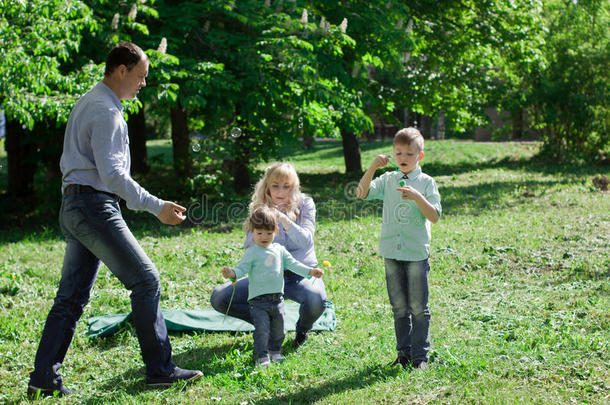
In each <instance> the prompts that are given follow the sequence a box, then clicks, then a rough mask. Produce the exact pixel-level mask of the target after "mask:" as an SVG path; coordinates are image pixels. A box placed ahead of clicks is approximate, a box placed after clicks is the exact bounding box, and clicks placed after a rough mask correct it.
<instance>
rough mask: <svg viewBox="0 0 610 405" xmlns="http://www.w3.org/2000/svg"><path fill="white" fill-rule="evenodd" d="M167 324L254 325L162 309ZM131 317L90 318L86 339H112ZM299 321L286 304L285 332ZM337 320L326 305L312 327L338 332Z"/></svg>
mask: <svg viewBox="0 0 610 405" xmlns="http://www.w3.org/2000/svg"><path fill="white" fill-rule="evenodd" d="M161 312H162V313H163V317H164V318H165V325H166V326H167V330H168V331H175V332H185V331H200V332H201V331H211V332H224V331H241V332H251V331H253V330H254V326H252V324H249V323H248V322H245V321H242V320H241V319H238V318H233V317H232V316H226V317H225V315H224V314H221V313H220V312H218V311H216V310H214V309H211V308H209V309H162V310H161ZM130 318H131V313H128V314H116V315H102V316H94V317H92V318H89V320H88V324H89V332H87V336H88V337H89V338H91V339H93V338H96V337H105V336H110V335H112V334H113V333H115V332H116V331H117V330H119V328H120V326H121V325H122V324H124V323H125V322H127V321H128V320H129V319H130ZM298 319H299V304H298V303H297V302H286V317H285V318H284V327H285V329H286V330H294V329H295V325H296V323H297V320H298ZM336 325H337V318H336V316H335V306H334V305H333V303H332V302H329V301H328V302H327V304H326V309H325V310H324V313H323V314H322V316H320V317H319V318H318V320H317V321H316V322H315V323H314V324H313V328H312V330H317V331H320V330H335V326H336Z"/></svg>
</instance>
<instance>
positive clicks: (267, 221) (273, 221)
mask: <svg viewBox="0 0 610 405" xmlns="http://www.w3.org/2000/svg"><path fill="white" fill-rule="evenodd" d="M277 221H278V220H277V215H276V214H275V212H273V211H272V210H271V208H269V207H267V206H266V205H263V206H261V207H258V208H256V209H255V210H254V211H252V214H250V218H249V219H248V223H249V226H248V228H249V230H250V231H253V230H255V229H265V230H267V231H275V230H276V229H277Z"/></svg>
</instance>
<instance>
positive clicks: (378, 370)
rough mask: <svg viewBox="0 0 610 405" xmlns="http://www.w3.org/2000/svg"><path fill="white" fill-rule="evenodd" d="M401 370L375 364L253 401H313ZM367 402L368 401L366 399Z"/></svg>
mask: <svg viewBox="0 0 610 405" xmlns="http://www.w3.org/2000/svg"><path fill="white" fill-rule="evenodd" d="M400 372H401V370H400V368H398V367H390V366H388V365H381V364H375V365H370V366H367V367H365V368H362V369H360V370H358V371H355V372H354V373H352V374H350V375H348V376H346V377H343V378H338V379H334V380H330V381H327V382H325V383H324V384H320V385H310V386H307V387H304V388H303V389H301V390H300V391H297V392H294V393H290V394H286V395H279V396H277V397H275V398H271V399H265V400H258V401H253V403H255V404H300V403H313V402H317V401H320V400H323V399H324V398H326V397H328V396H330V395H334V394H338V393H341V392H344V391H352V390H358V389H362V388H365V387H367V386H369V385H373V384H376V383H377V382H379V381H383V380H385V379H387V378H388V377H395V376H396V375H398V373H400ZM365 402H366V401H365Z"/></svg>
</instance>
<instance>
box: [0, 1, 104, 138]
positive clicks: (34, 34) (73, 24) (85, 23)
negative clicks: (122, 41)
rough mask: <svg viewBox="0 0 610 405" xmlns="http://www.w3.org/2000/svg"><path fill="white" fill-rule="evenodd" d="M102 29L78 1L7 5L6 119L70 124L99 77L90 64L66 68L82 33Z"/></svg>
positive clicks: (0, 91) (2, 14) (0, 72)
mask: <svg viewBox="0 0 610 405" xmlns="http://www.w3.org/2000/svg"><path fill="white" fill-rule="evenodd" d="M96 28H97V22H96V21H95V20H94V18H93V16H92V13H91V10H90V9H89V8H88V7H87V6H86V5H85V4H83V3H82V2H80V1H76V0H54V1H45V2H39V1H27V2H26V1H2V2H1V4H0V44H1V46H2V49H3V50H2V64H0V104H2V105H4V110H5V113H6V115H7V119H10V120H16V121H19V122H20V123H22V124H24V125H26V126H27V127H28V128H29V129H32V128H34V126H35V124H36V122H42V121H44V120H47V119H54V120H56V121H57V123H58V124H61V123H63V122H66V121H67V119H68V115H69V112H70V109H71V108H72V105H73V104H74V102H75V101H76V99H77V98H78V97H80V96H81V95H82V94H83V93H84V92H85V91H86V90H87V89H88V88H89V87H90V86H91V85H92V83H93V82H94V81H95V79H96V77H98V76H99V72H100V68H99V67H97V66H95V65H94V64H91V63H87V64H84V65H82V66H79V67H78V68H75V69H68V70H66V69H65V63H66V62H67V61H69V60H70V58H71V57H72V56H73V55H74V54H75V53H76V52H78V51H79V50H80V45H81V43H80V40H81V38H82V35H83V32H85V31H90V30H94V29H96Z"/></svg>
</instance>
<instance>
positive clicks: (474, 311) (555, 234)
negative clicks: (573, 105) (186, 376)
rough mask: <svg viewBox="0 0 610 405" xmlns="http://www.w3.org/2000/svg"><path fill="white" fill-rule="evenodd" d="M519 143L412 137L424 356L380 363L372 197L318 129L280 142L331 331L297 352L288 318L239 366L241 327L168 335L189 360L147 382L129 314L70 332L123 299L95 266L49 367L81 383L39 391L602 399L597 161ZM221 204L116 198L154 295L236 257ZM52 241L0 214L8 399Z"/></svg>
mask: <svg viewBox="0 0 610 405" xmlns="http://www.w3.org/2000/svg"><path fill="white" fill-rule="evenodd" d="M163 142H165V141H154V142H151V145H150V151H151V154H150V156H153V155H155V156H159V158H158V159H157V161H159V162H162V161H164V162H167V160H166V159H167V158H169V156H170V154H169V152H168V150H167V146H164V145H163ZM537 148H538V145H537V144H535V143H523V144H521V143H472V142H466V141H451V140H447V141H428V142H427V143H426V156H425V158H424V161H423V162H422V163H423V164H422V166H423V170H424V171H425V172H427V173H428V174H430V175H432V176H433V177H435V179H436V180H437V183H438V185H439V190H440V193H441V197H442V204H443V217H442V219H441V220H440V221H439V223H437V224H435V225H434V226H433V231H432V255H431V258H430V263H431V268H432V270H431V273H430V307H431V312H432V321H431V322H432V323H431V339H432V352H431V363H430V366H429V367H428V369H427V370H425V371H417V372H416V371H404V370H401V369H397V368H391V367H390V366H389V363H391V361H392V360H393V359H394V357H395V338H394V329H393V321H392V314H391V309H390V306H389V302H388V297H387V292H386V290H385V281H384V276H383V261H382V258H381V257H379V255H378V253H377V245H378V239H379V230H380V226H381V219H380V216H379V212H380V209H379V205H376V204H372V203H370V202H362V201H355V200H354V199H353V191H354V187H355V184H356V183H355V182H356V181H357V180H358V178H353V177H348V176H345V175H344V174H343V171H344V169H343V167H344V166H343V157H342V154H341V144H340V142H337V141H326V142H319V143H318V144H317V145H316V147H315V148H314V150H313V151H298V152H294V151H289V150H287V151H286V152H285V153H286V157H285V159H286V160H288V161H291V162H293V163H294V165H295V166H296V167H297V170H298V171H299V173H300V176H301V182H302V187H303V189H304V191H305V192H306V193H308V194H310V195H311V196H313V198H314V199H315V201H316V203H317V208H318V216H317V219H318V225H317V230H316V252H317V256H318V260H319V261H322V260H328V261H330V262H331V263H332V268H331V269H329V270H327V273H326V274H325V276H324V281H325V283H326V289H327V293H328V296H329V299H330V300H331V301H333V302H334V304H335V307H336V312H337V317H338V326H337V329H336V330H335V331H334V332H324V333H318V334H312V336H311V338H310V340H309V341H308V342H307V343H306V345H305V346H303V347H302V348H301V349H299V350H298V351H294V350H293V349H292V345H291V343H292V340H293V337H294V335H293V333H288V334H287V338H286V341H285V343H284V351H285V355H286V357H287V361H286V362H284V363H282V364H274V365H272V366H271V367H270V368H268V369H265V370H258V369H255V368H254V367H253V361H252V335H251V334H243V333H237V334H232V333H195V334H175V335H172V337H171V338H172V346H173V352H174V360H175V362H176V363H177V364H178V365H180V366H182V367H188V368H199V369H201V370H203V372H204V377H203V379H202V380H200V381H199V382H196V383H194V384H191V385H187V386H182V385H175V386H174V387H172V388H170V389H166V390H149V389H146V387H145V385H144V384H143V374H142V372H143V364H142V362H141V358H140V353H139V348H138V344H137V339H136V337H135V334H134V330H133V328H132V327H131V326H129V325H128V326H127V327H125V328H123V329H122V330H120V331H119V333H117V334H115V335H113V336H111V337H109V338H103V339H97V340H92V341H91V340H88V338H87V337H86V336H85V333H86V330H87V325H86V320H87V319H88V318H89V317H91V316H95V315H103V314H114V313H118V312H129V310H130V309H129V308H130V303H129V296H128V292H127V291H126V290H124V289H123V288H122V286H121V285H120V283H119V282H118V281H117V280H116V279H115V278H114V277H113V276H112V275H111V274H110V273H109V271H108V270H107V269H106V268H105V267H102V269H101V270H100V273H99V277H98V280H97V283H96V286H95V288H94V290H93V293H92V300H91V303H90V304H89V306H88V307H87V308H86V310H85V313H84V315H83V318H82V322H81V323H80V324H79V326H78V328H77V331H76V335H75V339H74V341H73V343H72V346H71V348H70V350H69V352H68V356H67V358H66V361H65V364H64V366H63V368H62V374H63V375H64V380H65V382H66V384H67V385H68V387H70V388H75V389H79V390H81V391H83V392H84V394H83V395H82V396H79V397H75V398H73V399H72V398H66V399H61V400H60V399H50V400H47V401H45V403H81V402H85V403H165V404H177V403H202V404H209V403H227V404H259V403H325V404H337V403H346V404H347V403H350V404H351V403H358V404H370V403H388V404H395V403H443V404H445V403H449V404H464V403H506V404H512V403H539V404H549V403H550V404H563V403H572V402H575V403H599V404H602V403H606V404H607V403H608V402H609V401H610V371H609V370H610V355H609V354H608V353H609V352H610V347H609V345H610V332H609V331H610V312H609V310H608V309H609V308H610V281H609V280H610V270H609V269H610V232H609V231H610V202H609V200H608V197H609V195H608V193H602V192H600V191H599V190H598V189H597V188H596V187H595V186H593V184H592V179H593V177H594V176H596V175H606V176H610V171H609V170H608V168H604V167H588V166H585V167H568V166H566V167H563V166H548V165H546V166H545V165H542V164H539V163H537V162H536V161H535V159H534V158H532V156H534V155H535V153H536V152H537ZM390 151H391V144H390V143H389V142H371V143H363V145H362V152H363V166H366V165H368V164H369V163H370V162H371V160H372V159H373V157H374V156H375V155H376V154H378V153H388V152H390ZM0 158H1V157H0ZM0 162H1V159H0ZM263 167H264V165H261V169H262V168H263ZM1 170H2V169H0V172H1ZM144 180H146V181H150V178H145V179H144ZM144 180H143V185H144V186H146V187H148V186H152V187H153V188H154V185H152V184H150V183H145V182H144ZM161 197H162V195H161ZM226 204H227V205H226V206H223V207H221V208H222V209H223V210H224V211H222V210H221V211H222V212H224V213H225V214H223V215H226V218H221V219H218V221H221V222H223V223H226V224H227V225H226V226H224V227H221V228H218V227H214V226H213V225H215V224H210V223H209V222H210V221H211V220H212V219H210V218H208V217H206V223H205V225H206V226H192V225H191V226H180V227H168V226H161V225H159V224H158V223H156V220H155V219H154V218H152V217H150V216H147V215H145V214H137V215H132V214H129V215H128V222H129V224H130V226H131V227H132V229H133V230H134V233H135V234H136V237H137V238H138V240H139V241H140V242H141V245H142V246H143V248H144V250H145V251H146V252H147V253H148V254H149V256H150V257H151V259H152V260H153V262H154V263H155V264H156V265H157V267H158V269H159V271H160V272H161V282H162V291H163V298H162V306H163V308H182V309H192V308H204V307H209V296H210V294H211V292H212V290H213V288H214V287H215V286H216V285H218V284H219V283H221V282H222V277H221V274H220V269H221V268H222V266H223V265H235V264H236V263H237V261H238V260H239V258H240V257H241V245H242V242H243V233H242V231H241V230H240V229H239V226H237V223H238V222H239V218H237V219H236V218H234V217H231V216H230V213H231V212H234V213H235V212H238V214H236V215H237V216H239V215H242V214H243V211H231V207H230V202H227V203H226ZM192 212H193V211H191V213H192ZM214 220H216V219H214ZM200 222H201V221H200ZM216 225H217V224H216ZM216 229H218V231H216ZM63 249H64V242H63V240H62V237H61V234H60V232H59V230H58V229H57V226H56V225H53V226H46V227H40V228H37V229H34V230H24V229H18V228H14V229H2V230H0V306H1V307H2V308H3V311H2V313H0V347H1V349H0V364H1V366H0V381H1V383H0V402H4V403H19V402H22V401H25V400H26V398H25V395H24V394H25V389H26V384H27V381H28V373H29V372H30V371H31V370H32V365H33V359H34V354H35V351H36V347H37V344H38V340H39V338H40V333H41V331H42V328H43V325H44V321H45V319H46V315H47V313H48V310H49V308H50V306H51V303H52V299H53V297H54V294H55V291H56V286H57V282H58V280H59V276H60V269H61V264H62V259H63ZM41 402H42V401H41Z"/></svg>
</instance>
